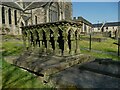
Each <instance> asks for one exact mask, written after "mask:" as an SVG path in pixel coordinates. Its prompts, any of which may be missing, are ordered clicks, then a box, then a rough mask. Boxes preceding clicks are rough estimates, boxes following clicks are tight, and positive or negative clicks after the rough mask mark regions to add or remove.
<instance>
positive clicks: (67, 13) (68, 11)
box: [65, 2, 71, 20]
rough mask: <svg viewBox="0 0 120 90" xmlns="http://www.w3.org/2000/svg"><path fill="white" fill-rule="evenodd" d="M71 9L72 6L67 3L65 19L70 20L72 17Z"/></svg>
mask: <svg viewBox="0 0 120 90" xmlns="http://www.w3.org/2000/svg"><path fill="white" fill-rule="evenodd" d="M66 3H68V2H66ZM70 13H71V11H70V6H69V5H65V19H66V20H69V19H70V18H71V16H70V15H71V14H70Z"/></svg>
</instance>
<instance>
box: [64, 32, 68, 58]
mask: <svg viewBox="0 0 120 90" xmlns="http://www.w3.org/2000/svg"><path fill="white" fill-rule="evenodd" d="M67 37H68V34H67V33H66V32H65V31H64V32H63V40H64V51H63V55H64V56H68V55H69V48H68V38H67Z"/></svg>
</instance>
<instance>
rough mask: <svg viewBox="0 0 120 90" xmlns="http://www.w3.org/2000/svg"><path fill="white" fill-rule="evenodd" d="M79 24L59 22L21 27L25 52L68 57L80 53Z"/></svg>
mask: <svg viewBox="0 0 120 90" xmlns="http://www.w3.org/2000/svg"><path fill="white" fill-rule="evenodd" d="M81 25H82V24H81V23H77V22H73V21H59V22H50V23H43V24H37V25H32V26H25V27H22V34H23V41H24V46H25V48H26V50H29V49H35V48H38V49H39V50H40V52H41V53H42V52H45V53H53V54H54V55H58V56H69V55H75V54H79V53H80V44H79V42H80V31H81Z"/></svg>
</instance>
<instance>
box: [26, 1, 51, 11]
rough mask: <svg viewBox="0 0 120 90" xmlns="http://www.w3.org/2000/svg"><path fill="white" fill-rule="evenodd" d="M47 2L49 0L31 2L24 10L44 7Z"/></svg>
mask: <svg viewBox="0 0 120 90" xmlns="http://www.w3.org/2000/svg"><path fill="white" fill-rule="evenodd" d="M47 1H48V2H47ZM49 1H50V0H46V2H32V3H31V4H30V5H28V7H27V8H26V9H25V10H31V9H35V8H39V7H42V6H45V5H47V4H48V3H49Z"/></svg>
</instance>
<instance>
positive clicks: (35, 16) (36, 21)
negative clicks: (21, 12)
mask: <svg viewBox="0 0 120 90" xmlns="http://www.w3.org/2000/svg"><path fill="white" fill-rule="evenodd" d="M35 24H37V16H35Z"/></svg>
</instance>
